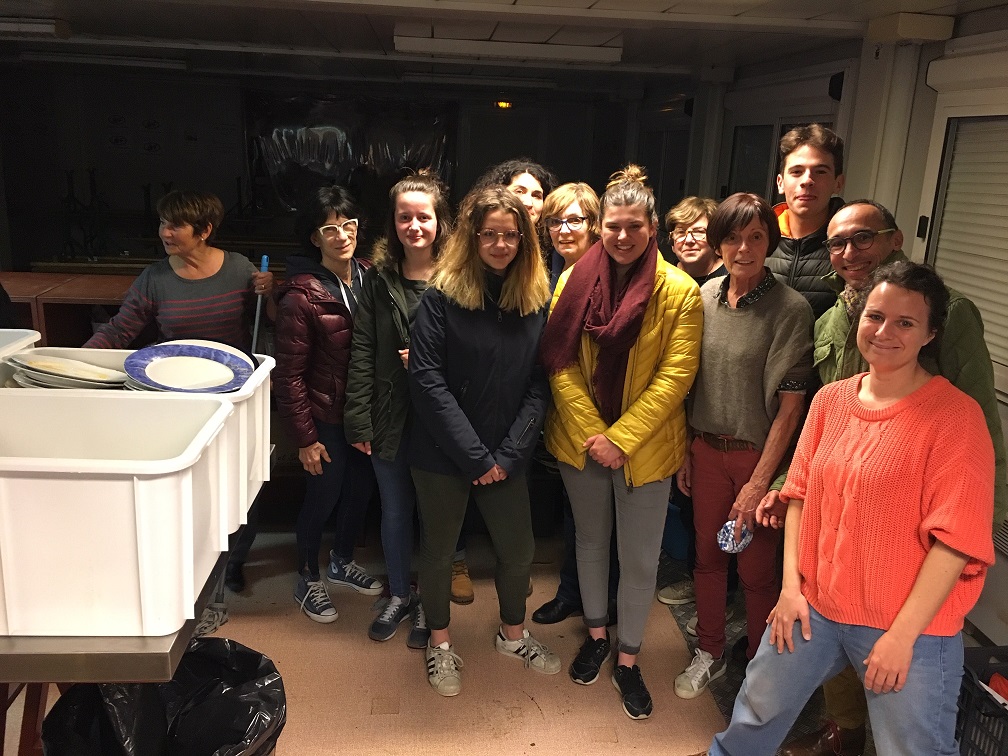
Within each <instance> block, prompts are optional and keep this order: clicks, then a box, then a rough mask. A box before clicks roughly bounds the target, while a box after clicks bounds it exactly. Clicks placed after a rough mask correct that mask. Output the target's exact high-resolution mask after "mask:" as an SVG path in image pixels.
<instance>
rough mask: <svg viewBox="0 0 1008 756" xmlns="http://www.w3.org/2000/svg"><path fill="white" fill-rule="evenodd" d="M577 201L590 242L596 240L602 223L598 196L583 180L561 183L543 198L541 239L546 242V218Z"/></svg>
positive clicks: (547, 234) (600, 231) (555, 216)
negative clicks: (585, 223)
mask: <svg viewBox="0 0 1008 756" xmlns="http://www.w3.org/2000/svg"><path fill="white" fill-rule="evenodd" d="M575 202H577V203H578V204H579V205H580V206H581V212H582V213H584V217H585V218H586V219H587V221H588V236H589V237H590V238H591V240H592V243H594V242H597V241H598V240H599V237H601V236H602V224H601V222H600V220H599V216H600V213H599V198H598V195H597V194H595V190H594V189H592V188H591V187H590V186H588V184H585V183H584V182H581V181H579V182H577V183H576V184H561V185H560V186H558V187H557V188H556V189H554V190H553V191H552V192H550V193H549V195H548V196H547V197H546V199H545V200H543V208H542V213H540V214H539V217H540V219H541V221H542V223H543V241H544V242H548V241H549V240H550V239H549V231H548V230H547V229H546V226H545V223H546V219H547V218H559V217H560V213H562V212H563V211H564V210H566V209H567V208H568V207H570V206H571V205H573V204H574V203H575Z"/></svg>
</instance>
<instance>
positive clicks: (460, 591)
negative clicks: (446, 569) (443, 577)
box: [451, 560, 476, 604]
mask: <svg viewBox="0 0 1008 756" xmlns="http://www.w3.org/2000/svg"><path fill="white" fill-rule="evenodd" d="M475 598H476V597H475V596H474V595H473V584H472V580H471V579H470V578H469V565H467V564H466V563H465V562H464V561H462V560H459V561H457V562H452V579H451V600H452V601H453V602H454V603H456V604H471V603H472V602H473V600H474V599H475Z"/></svg>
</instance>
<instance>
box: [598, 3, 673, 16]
mask: <svg viewBox="0 0 1008 756" xmlns="http://www.w3.org/2000/svg"><path fill="white" fill-rule="evenodd" d="M675 4H676V0H597V2H595V4H594V5H592V9H593V10H594V9H598V10H626V11H638V12H640V11H644V12H647V13H662V12H664V11H667V10H668V9H669V8H671V7H672V6H673V5H675Z"/></svg>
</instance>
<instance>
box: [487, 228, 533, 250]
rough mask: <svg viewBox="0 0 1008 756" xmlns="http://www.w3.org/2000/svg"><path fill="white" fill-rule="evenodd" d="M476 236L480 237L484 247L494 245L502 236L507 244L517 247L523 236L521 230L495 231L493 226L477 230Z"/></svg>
mask: <svg viewBox="0 0 1008 756" xmlns="http://www.w3.org/2000/svg"><path fill="white" fill-rule="evenodd" d="M476 236H478V237H479V240H480V244H482V245H483V246H484V247H492V246H493V245H494V244H496V243H497V240H498V239H500V238H503V239H504V243H505V244H506V245H507V246H509V247H517V246H518V242H520V241H521V238H522V235H521V231H494V230H493V229H492V228H484V229H483V230H481V231H477V232H476Z"/></svg>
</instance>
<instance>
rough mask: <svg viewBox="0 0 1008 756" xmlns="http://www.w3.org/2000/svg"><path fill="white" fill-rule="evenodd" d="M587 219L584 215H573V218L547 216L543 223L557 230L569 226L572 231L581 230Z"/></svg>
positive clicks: (551, 229)
mask: <svg viewBox="0 0 1008 756" xmlns="http://www.w3.org/2000/svg"><path fill="white" fill-rule="evenodd" d="M586 220H588V219H587V218H585V217H584V216H580V217H579V216H573V217H571V218H547V219H546V220H544V221H543V223H545V224H546V228H548V229H549V230H550V231H556V230H557V229H558V228H562V227H563V226H567V228H569V229H570V230H571V231H580V230H581V227H582V226H583V225H584V224H585V221H586Z"/></svg>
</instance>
